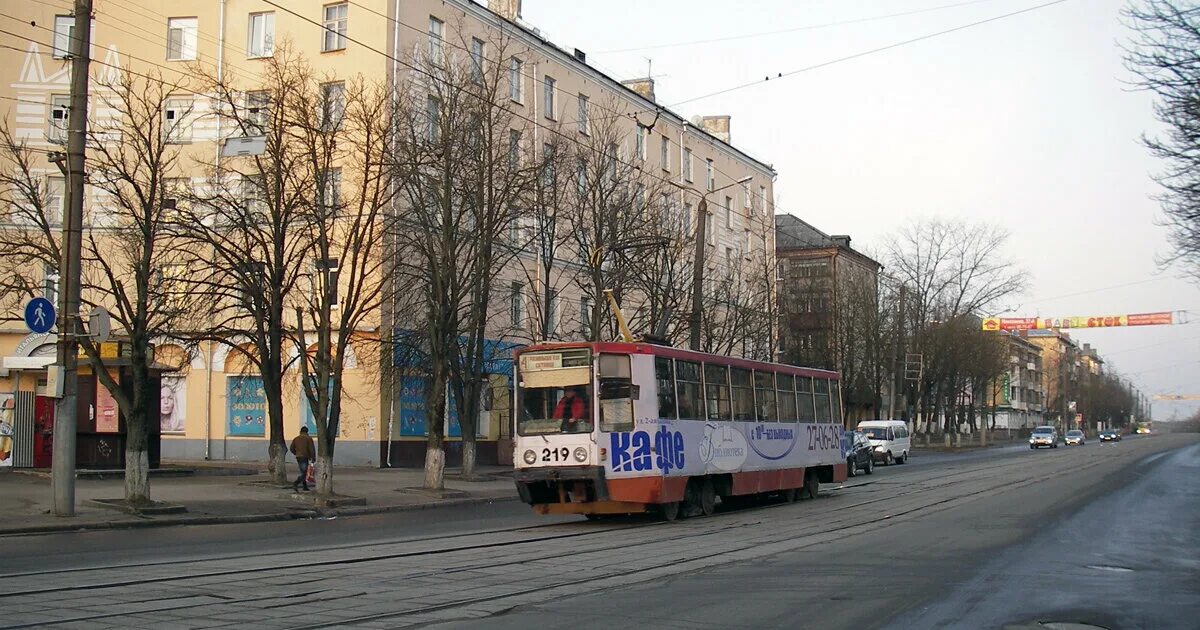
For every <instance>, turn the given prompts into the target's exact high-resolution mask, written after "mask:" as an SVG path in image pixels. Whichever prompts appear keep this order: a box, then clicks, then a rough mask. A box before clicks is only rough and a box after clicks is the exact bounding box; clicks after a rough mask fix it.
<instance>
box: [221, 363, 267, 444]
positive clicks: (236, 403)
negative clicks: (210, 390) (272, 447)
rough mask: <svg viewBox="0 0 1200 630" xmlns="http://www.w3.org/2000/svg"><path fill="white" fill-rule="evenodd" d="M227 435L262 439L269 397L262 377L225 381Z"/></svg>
mask: <svg viewBox="0 0 1200 630" xmlns="http://www.w3.org/2000/svg"><path fill="white" fill-rule="evenodd" d="M225 418H226V422H227V428H226V434H227V435H230V436H235V437H262V436H264V435H266V427H267V396H266V394H265V393H263V384H262V377H261V376H229V377H227V378H226V379H225Z"/></svg>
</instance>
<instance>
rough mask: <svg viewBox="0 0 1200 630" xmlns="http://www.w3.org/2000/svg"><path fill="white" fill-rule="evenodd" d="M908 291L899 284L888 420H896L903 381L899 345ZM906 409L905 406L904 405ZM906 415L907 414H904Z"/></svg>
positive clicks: (906, 348)
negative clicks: (897, 403) (897, 401)
mask: <svg viewBox="0 0 1200 630" xmlns="http://www.w3.org/2000/svg"><path fill="white" fill-rule="evenodd" d="M907 290H908V285H906V284H904V283H903V282H901V283H900V303H899V304H897V305H896V345H895V346H893V347H892V395H891V400H890V401H889V402H888V420H895V419H896V397H897V396H898V395H899V394H900V388H901V385H900V384H901V383H904V382H905V381H904V380H902V379H901V378H900V370H899V364H900V345H901V343H902V342H903V341H904V339H903V337H904V297H905V292H906V291H907ZM904 349H905V350H906V351H907V350H908V344H907V343H905V344H904ZM905 406H906V407H907V405H905ZM905 415H908V414H905Z"/></svg>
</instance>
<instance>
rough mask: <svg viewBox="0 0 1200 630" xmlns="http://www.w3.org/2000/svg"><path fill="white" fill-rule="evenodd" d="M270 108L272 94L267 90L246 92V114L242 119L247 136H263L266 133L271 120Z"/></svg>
mask: <svg viewBox="0 0 1200 630" xmlns="http://www.w3.org/2000/svg"><path fill="white" fill-rule="evenodd" d="M270 106H271V93H270V92H267V91H266V90H257V91H254V92H246V113H245V114H244V115H243V117H242V122H243V124H244V126H245V130H244V131H245V133H246V135H248V136H261V135H263V134H265V133H266V130H267V122H268V120H269V118H270V113H269V108H270Z"/></svg>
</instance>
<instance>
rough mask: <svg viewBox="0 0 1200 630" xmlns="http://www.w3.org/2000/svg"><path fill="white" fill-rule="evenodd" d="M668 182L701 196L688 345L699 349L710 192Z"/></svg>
mask: <svg viewBox="0 0 1200 630" xmlns="http://www.w3.org/2000/svg"><path fill="white" fill-rule="evenodd" d="M752 179H754V177H753V176H750V175H747V176H745V177H743V178H741V179H739V180H737V181H736V182H731V183H728V184H725V185H724V186H721V187H720V188H715V189H713V190H710V191H708V192H709V193H715V192H718V191H721V190H725V189H726V188H729V187H731V186H737V185H738V184H745V183H746V182H749V181H750V180H752ZM667 183H669V184H671V185H672V186H675V187H676V188H680V189H682V190H690V191H692V192H694V193H696V195H698V196H699V197H700V206H699V208H698V209H697V211H696V262H695V267H694V268H693V269H692V315H691V317H690V318H689V321H688V329H689V331H690V333H691V335H690V336H691V340H690V343H689V344H688V345H689V347H690V348H691V349H692V350H697V351H698V350H700V323H701V322H702V321H704V317H703V316H704V244H705V243H704V239H705V238H706V236H705V234H704V232H705V227H704V226H705V224H707V223H708V193H702V192H700V191H698V190H696V189H695V188H692V187H691V186H684V185H683V184H680V183H678V182H672V181H668V182H667Z"/></svg>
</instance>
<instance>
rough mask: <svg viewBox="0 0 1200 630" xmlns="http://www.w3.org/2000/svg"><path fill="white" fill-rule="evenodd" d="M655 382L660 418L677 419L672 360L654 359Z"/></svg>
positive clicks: (664, 358)
mask: <svg viewBox="0 0 1200 630" xmlns="http://www.w3.org/2000/svg"><path fill="white" fill-rule="evenodd" d="M654 382H655V384H656V385H657V386H658V417H659V418H664V419H668V420H674V419H676V418H677V417H678V416H676V415H675V370H674V366H672V365H671V360H670V359H668V358H666V357H654Z"/></svg>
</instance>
